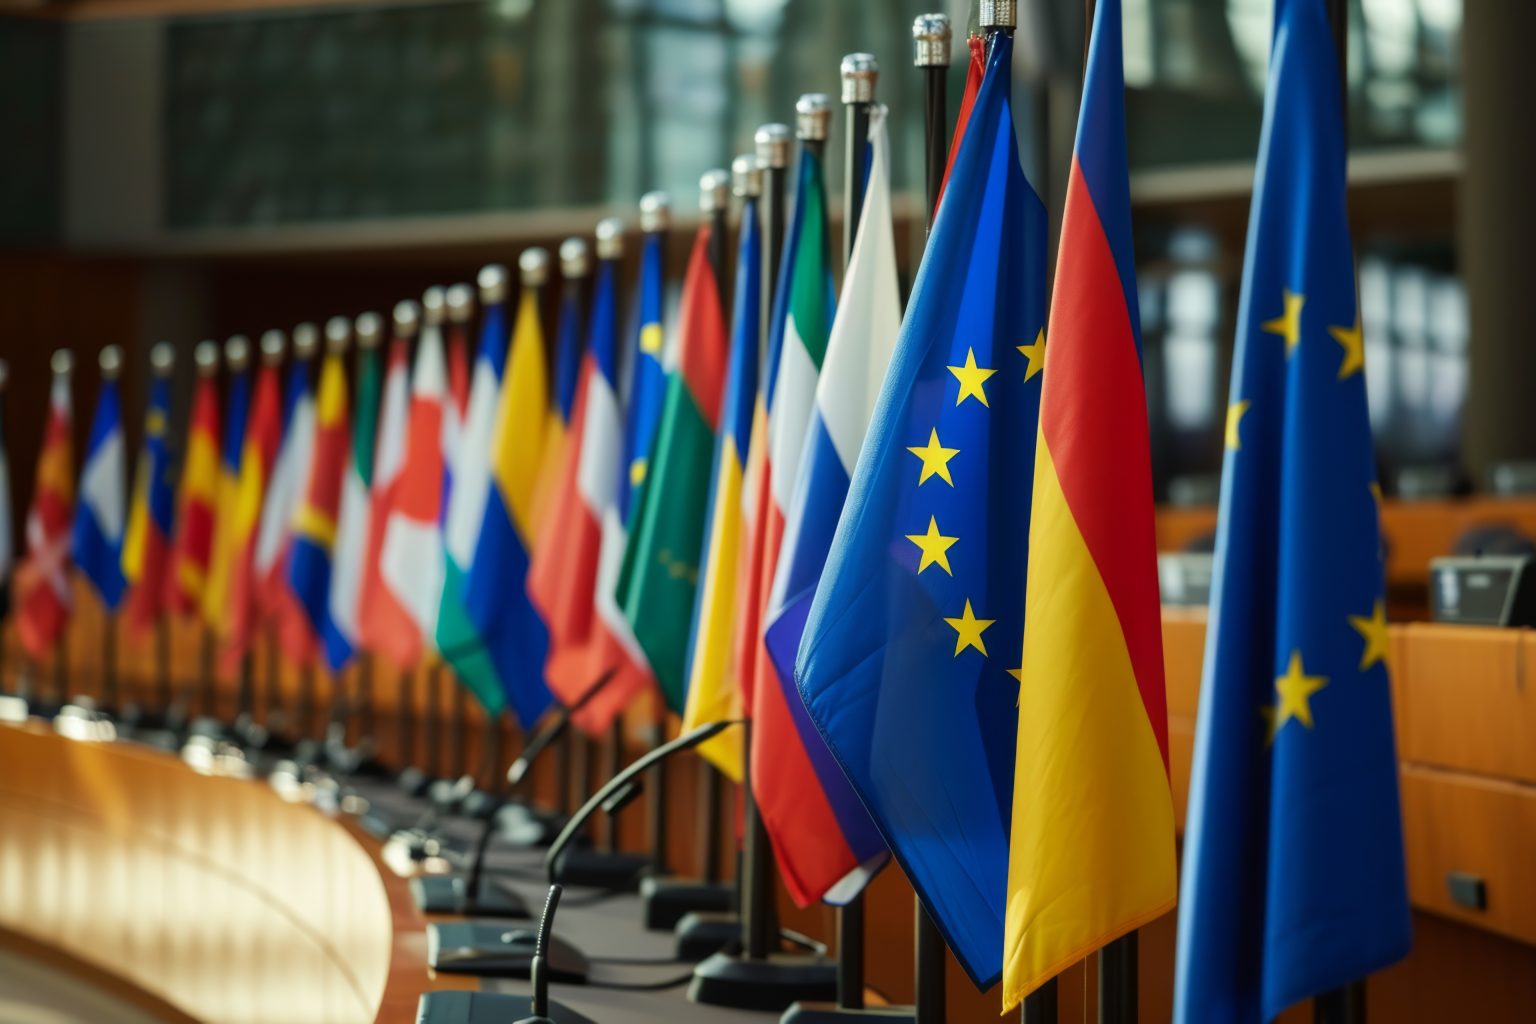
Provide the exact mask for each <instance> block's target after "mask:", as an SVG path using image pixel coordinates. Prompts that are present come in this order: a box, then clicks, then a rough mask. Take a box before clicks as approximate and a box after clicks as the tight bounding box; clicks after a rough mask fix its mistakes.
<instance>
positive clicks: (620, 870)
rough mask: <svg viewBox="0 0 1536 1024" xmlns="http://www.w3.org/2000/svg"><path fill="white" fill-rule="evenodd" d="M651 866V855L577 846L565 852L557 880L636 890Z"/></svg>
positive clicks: (616, 890)
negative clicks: (609, 851) (604, 850)
mask: <svg viewBox="0 0 1536 1024" xmlns="http://www.w3.org/2000/svg"><path fill="white" fill-rule="evenodd" d="M650 867H651V859H650V858H649V857H646V856H643V855H641V854H638V853H617V852H612V853H605V852H603V851H601V850H593V849H590V848H583V847H580V846H573V847H571V848H570V849H568V850H565V851H563V852H562V853H561V855H560V860H559V861H558V862H557V864H556V866H555V881H557V882H559V883H560V884H561V885H575V886H586V887H587V888H589V889H606V890H607V891H609V892H634V891H636V890H637V889H639V888H640V880H641V878H642V877H643V876H644V875H645V872H646V871H648V870H650Z"/></svg>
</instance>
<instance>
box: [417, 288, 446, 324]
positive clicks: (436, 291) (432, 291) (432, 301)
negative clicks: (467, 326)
mask: <svg viewBox="0 0 1536 1024" xmlns="http://www.w3.org/2000/svg"><path fill="white" fill-rule="evenodd" d="M447 316H448V296H447V294H446V293H445V292H444V291H443V289H442V288H441V287H439V286H438V285H433V286H432V287H430V288H428V289H427V290H426V291H424V292H422V293H421V322H422V323H423V324H425V325H426V326H428V327H441V326H442V325H443V320H444V319H445V318H446V317H447Z"/></svg>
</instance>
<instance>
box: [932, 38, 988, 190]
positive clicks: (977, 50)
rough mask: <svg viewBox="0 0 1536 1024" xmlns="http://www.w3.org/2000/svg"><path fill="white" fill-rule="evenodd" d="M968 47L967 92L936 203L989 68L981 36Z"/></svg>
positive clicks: (962, 102) (967, 40)
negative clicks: (983, 76)
mask: <svg viewBox="0 0 1536 1024" xmlns="http://www.w3.org/2000/svg"><path fill="white" fill-rule="evenodd" d="M965 43H966V49H967V51H968V52H969V53H970V58H969V59H968V60H967V61H966V64H965V92H964V93H962V94H961V96H960V109H959V111H958V112H956V114H955V134H954V135H953V136H952V137H951V139H950V142H949V159H948V160H947V161H945V163H944V177H943V179H942V180H941V181H940V182H939V198H938V199H937V200H936V201H935V202H936V203H938V202H942V201H943V199H944V188H945V186H947V185H948V184H949V172H950V171H952V170H954V169H955V157H956V156H957V155H959V153H960V140H961V139H963V138H965V126H966V125H967V124H969V123H970V120H971V108H972V107H974V106H975V105H976V93H977V92H978V91H979V90H980V89H981V79H982V75H983V74H984V73H985V71H986V69H987V44H986V40H984V39H982V37H981V36H978V35H972V36H969V37H968V38H967V39H966V41H965ZM938 212H939V211H938V207H937V205H935V207H934V210H933V213H934V215H935V216H937V215H938Z"/></svg>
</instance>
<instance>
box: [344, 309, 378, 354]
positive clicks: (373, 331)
mask: <svg viewBox="0 0 1536 1024" xmlns="http://www.w3.org/2000/svg"><path fill="white" fill-rule="evenodd" d="M352 333H353V334H354V335H356V337H357V347H358V348H360V349H364V350H367V349H375V348H378V347H379V342H381V341H383V340H384V318H383V317H382V316H379V314H377V313H360V314H358V317H357V319H356V320H353V321H352Z"/></svg>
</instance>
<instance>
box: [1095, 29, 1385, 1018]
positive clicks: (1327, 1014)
mask: <svg viewBox="0 0 1536 1024" xmlns="http://www.w3.org/2000/svg"><path fill="white" fill-rule="evenodd" d="M1089 2H1090V3H1091V2H1092V0H1089ZM1324 4H1325V6H1326V8H1327V13H1328V27H1329V29H1330V30H1331V31H1332V33H1333V45H1334V49H1335V50H1336V51H1337V52H1338V57H1339V118H1340V122H1341V123H1342V124H1343V126H1344V146H1345V150H1346V151H1347V150H1348V148H1349V4H1348V3H1347V0H1324ZM1365 1003H1366V1000H1365V979H1364V978H1356V979H1355V980H1354V981H1352V982H1350V983H1349V984H1347V985H1341V986H1340V987H1338V988H1336V989H1331V990H1329V991H1327V992H1324V993H1322V994H1320V995H1319V996H1317V998H1315V999H1314V1000H1313V1001H1312V1019H1313V1020H1314V1021H1316V1024H1365V1016H1366V1013H1365Z"/></svg>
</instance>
